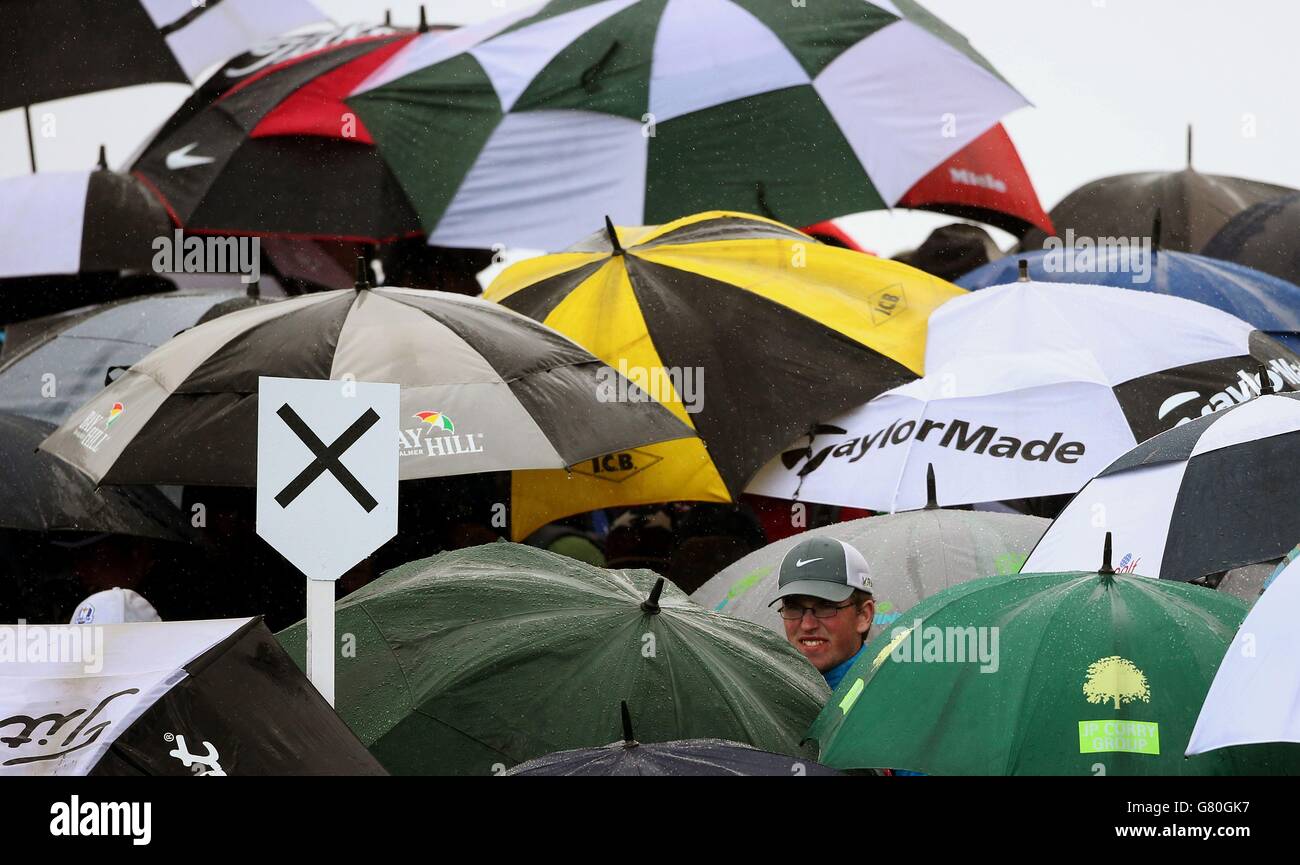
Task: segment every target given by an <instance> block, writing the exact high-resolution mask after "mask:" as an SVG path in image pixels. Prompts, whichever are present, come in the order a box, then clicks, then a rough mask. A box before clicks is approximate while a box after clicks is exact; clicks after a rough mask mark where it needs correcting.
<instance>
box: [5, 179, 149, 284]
mask: <svg viewBox="0 0 1300 865" xmlns="http://www.w3.org/2000/svg"><path fill="white" fill-rule="evenodd" d="M101 158H102V157H101ZM0 202H4V206H3V208H0V279H11V278H14V277H26V276H44V275H47V274H67V273H93V272H102V271H119V270H143V271H149V270H150V269H151V267H152V262H153V257H154V248H153V241H154V239H155V238H157V237H160V236H168V235H170V233H171V230H172V223H171V218H170V217H168V216H167V211H166V210H165V209H164V208H163V206H162V204H161V203H159V201H158V200H157V199H156V198H154V197H153V195H151V194H150V193H149V191H148V190H147V189H145V187H144V185H143V184H141V183H140V181H138V180H136V179H135V178H134V177H130V176H129V175H125V174H118V173H117V172H115V171H108V170H105V169H104V168H102V167H101V168H99V169H96V170H94V171H59V172H49V173H43V174H29V175H22V176H18V177H9V178H6V179H4V180H0Z"/></svg>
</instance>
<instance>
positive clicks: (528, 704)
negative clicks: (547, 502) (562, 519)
mask: <svg viewBox="0 0 1300 865" xmlns="http://www.w3.org/2000/svg"><path fill="white" fill-rule="evenodd" d="M337 617H338V631H339V633H350V634H354V635H356V653H355V657H347V656H346V655H345V656H344V657H342V658H339V659H338V667H337V675H338V686H337V688H338V689H337V694H338V702H337V706H338V709H339V713H340V714H341V715H342V716H343V718H344V720H346V721H347V722H348V724H349V725H350V726H351V727H352V729H353V730H355V731H356V732H357V735H358V736H360V737H361V740H362V741H363V742H365V743H366V744H367V745H368V746H369V747H370V750H371V753H373V754H374V755H375V756H376V757H377V758H378V759H379V761H380V762H381V763H383V764H384V766H385V767H386V768H387V769H388V770H389V771H391V772H394V773H396V774H459V775H489V774H493V773H496V772H498V771H501V770H504V769H508V768H510V767H512V766H514V765H516V764H519V763H522V762H524V761H527V760H531V759H534V758H536V757H541V756H543V755H545V754H550V753H553V752H555V751H563V750H570V749H574V748H591V747H598V746H600V745H602V744H604V743H606V742H608V741H609V731H610V730H612V729H613V730H616V729H618V724H619V710H618V701H619V700H620V699H625V700H626V701H627V703H628V705H629V706H632V707H634V708H635V710H636V713H637V733H638V736H639V737H640V739H641V740H643V741H646V742H671V741H677V740H680V739H701V738H708V739H714V738H717V739H727V740H730V741H735V742H741V743H744V744H748V745H752V746H754V747H756V748H760V749H763V750H766V751H773V752H776V753H779V754H786V755H790V756H809V755H807V754H805V753H804V751H803V750H802V749H801V746H800V742H799V739H800V734H801V733H802V732H803V730H805V729H806V728H807V725H808V724H809V723H811V721H812V719H813V718H814V717H815V716H816V714H817V710H818V708H819V707H820V706H821V701H822V700H824V699H825V697H826V694H827V689H826V686H825V683H824V682H823V681H821V677H820V676H819V675H818V674H817V671H816V670H815V669H813V667H812V666H811V665H810V664H808V662H807V661H805V660H804V659H803V658H802V657H800V656H799V655H798V653H797V652H795V650H794V649H792V648H791V647H790V646H789V645H787V644H786V642H785V641H784V640H782V639H779V638H778V637H776V636H775V635H773V634H771V633H770V632H768V631H767V630H765V629H763V628H759V627H756V626H754V625H752V624H750V623H749V622H744V621H741V620H739V619H733V618H730V617H728V616H723V615H719V614H717V613H714V612H712V611H709V610H705V609H704V608H703V607H699V606H696V605H695V604H693V603H691V601H690V599H688V598H687V597H686V596H685V595H684V594H682V593H681V592H680V591H678V590H677V589H676V588H675V587H674V586H673V585H672V584H671V583H665V581H664V579H663V578H662V577H660V576H658V575H657V574H655V573H653V572H650V571H642V570H631V571H607V570H603V569H601V568H597V567H594V566H592V565H587V564H584V563H582V562H578V561H576V560H574V559H570V558H568V557H566V556H561V555H557V554H555V553H548V552H545V551H543V550H539V549H536V548H534V547H525V546H520V545H516V544H507V543H505V542H498V543H493V544H487V545H485V546H479V547H473V548H470V549H466V550H458V551H456V552H451V553H443V554H442V555H439V556H435V557H433V558H430V559H424V560H422V561H417V562H411V563H409V564H406V565H403V566H401V567H399V568H397V569H395V570H392V571H389V572H388V573H387V574H385V575H384V576H382V577H381V578H379V579H378V580H376V581H375V582H373V583H371V584H370V585H368V586H366V587H364V588H362V589H360V590H358V591H356V592H354V593H353V594H351V595H349V596H348V597H346V598H344V599H343V600H342V601H340V602H339V604H338V607H337ZM280 639H281V640H282V641H283V642H284V644H285V646H286V648H288V650H289V652H290V654H291V655H293V656H294V657H295V658H296V659H298V660H299V662H300V663H301V659H302V658H303V656H304V651H305V639H306V634H305V629H304V626H303V624H302V623H299V624H297V625H294V626H293V627H292V628H290V629H288V630H287V631H284V632H282V633H281V634H280ZM494 767H496V768H494Z"/></svg>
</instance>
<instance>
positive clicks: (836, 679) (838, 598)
mask: <svg viewBox="0 0 1300 865" xmlns="http://www.w3.org/2000/svg"><path fill="white" fill-rule="evenodd" d="M777 601H780V602H781V608H780V611H779V612H780V614H781V618H782V620H783V623H784V624H785V638H786V639H787V640H789V641H790V645H792V646H794V647H795V648H796V649H798V650H799V653H800V654H801V655H803V656H804V657H805V658H807V659H808V660H809V661H811V662H812V665H813V666H814V667H816V668H817V669H818V671H819V672H820V673H821V674H822V675H823V676H825V677H826V684H828V685H830V686H831V690H834V689H835V686H836V685H838V684H839V683H840V679H843V678H844V674H845V673H847V672H848V671H849V667H852V666H853V662H854V661H856V660H857V658H858V655H859V654H861V653H862V651H863V648H864V647H865V645H866V639H867V632H868V631H869V630H871V622H872V620H873V619H874V618H875V615H876V602H875V599H873V598H872V597H871V573H870V570H869V568H868V567H867V560H866V559H864V558H863V557H862V553H860V552H858V551H857V550H855V549H854V548H853V547H851V546H849V545H848V544H846V543H844V542H843V541H840V540H837V539H835V538H826V537H820V538H808V539H807V540H804V541H802V542H800V543H799V544H796V545H795V546H794V547H793V548H792V549H791V550H790V551H789V552H788V553H786V554H785V558H784V559H782V560H781V570H780V576H779V578H778V580H777V595H776V598H775V599H773V601H772V604H775V603H776V602H777ZM768 606H771V604H769V605H768Z"/></svg>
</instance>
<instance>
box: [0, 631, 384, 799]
mask: <svg viewBox="0 0 1300 865" xmlns="http://www.w3.org/2000/svg"><path fill="white" fill-rule="evenodd" d="M0 645H4V646H7V647H8V649H9V651H8V653H7V654H8V657H6V658H5V660H6V661H7V663H3V664H0V777H5V776H10V775H115V776H134V775H182V776H194V775H207V776H213V775H216V776H221V775H383V774H386V773H385V772H384V770H383V767H381V766H380V765H379V763H378V762H377V761H376V760H375V758H374V757H372V756H371V755H370V752H369V751H367V750H366V748H365V746H364V745H362V744H361V742H360V741H358V739H357V737H356V734H354V733H353V732H352V731H351V730H350V729H348V727H347V725H346V724H345V723H344V722H343V721H342V719H340V718H339V716H338V715H337V714H335V713H334V710H333V709H331V708H330V706H329V703H327V702H325V698H323V697H322V696H321V695H320V694H319V693H318V692H317V691H316V689H315V688H313V687H312V685H311V683H310V682H308V681H307V677H306V676H304V675H303V674H302V672H301V671H300V670H299V669H298V668H297V667H296V666H295V665H294V663H293V661H292V660H290V658H289V656H288V655H287V654H285V651H284V649H283V648H282V647H281V646H280V644H279V642H277V641H276V639H275V637H274V636H273V635H272V634H271V632H270V631H268V630H267V628H266V626H265V625H264V624H262V620H261V619H260V618H255V619H215V620H209V621H201V622H137V623H132V624H124V625H121V624H119V625H94V626H91V625H85V626H81V625H0Z"/></svg>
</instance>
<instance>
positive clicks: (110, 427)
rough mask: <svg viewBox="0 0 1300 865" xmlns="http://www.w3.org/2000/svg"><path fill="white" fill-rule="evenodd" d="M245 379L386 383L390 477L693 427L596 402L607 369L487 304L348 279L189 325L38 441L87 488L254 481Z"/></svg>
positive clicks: (646, 410) (457, 470)
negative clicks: (335, 286)
mask: <svg viewBox="0 0 1300 865" xmlns="http://www.w3.org/2000/svg"><path fill="white" fill-rule="evenodd" d="M260 376H277V377H283V378H308V379H335V380H342V381H345V382H346V381H347V380H348V379H351V380H354V381H363V382H365V381H371V382H393V383H396V384H399V385H401V418H402V424H401V428H400V430H399V433H398V439H399V440H398V441H397V442H395V446H397V447H399V449H400V451H399V452H400V454H401V459H400V464H399V466H400V467H399V475H400V477H401V478H403V479H413V478H424V477H441V476H446V475H459V474H471V473H478V472H493V471H506V470H517V469H542V468H552V469H553V468H564V467H566V466H572V465H575V464H577V463H579V462H582V461H583V460H587V459H591V458H593V457H597V456H600V455H602V454H606V453H611V452H615V451H623V450H628V449H630V448H634V447H640V446H642V445H647V444H654V443H656V442H661V441H667V440H670V439H677V438H686V437H689V436H692V435H694V433H693V432H692V430H691V429H690V427H688V426H686V425H685V424H683V423H682V422H681V421H679V420H677V419H676V417H674V416H673V415H672V413H670V412H669V411H668V410H667V409H666V408H664V407H663V406H662V405H660V404H659V403H657V402H652V401H649V399H650V398H649V396H648V395H646V394H644V393H642V392H640V391H636V393H637V395H638V396H640V397H645V399H646V400H647V401H645V402H640V401H631V400H628V401H623V402H611V401H605V400H602V398H601V397H602V395H603V394H604V391H603V390H602V388H601V383H602V382H606V381H608V380H609V379H610V378H612V377H616V376H617V373H616V372H614V370H612V369H611V368H610V367H608V366H606V365H605V364H604V363H602V362H601V361H599V360H597V359H596V358H595V357H593V356H592V355H591V354H590V353H588V352H587V351H586V350H585V349H583V348H581V347H580V346H578V345H577V344H576V343H574V342H572V341H571V340H569V339H568V338H567V337H565V336H562V335H561V334H559V333H557V332H556V331H554V330H551V329H550V328H548V327H546V326H545V325H543V324H540V323H538V322H535V321H533V320H532V319H530V318H527V317H526V316H523V315H520V314H519V313H516V312H512V311H510V310H508V309H506V308H505V307H503V306H501V305H499V304H495V303H489V302H487V301H484V300H479V299H477V298H471V297H466V296H465V295H459V294H450V293H447V292H438V291H421V290H418V289H407V288H375V289H371V288H360V289H357V290H351V289H347V290H343V291H331V292H322V293H319V294H310V295H305V296H302V297H297V298H291V299H289V300H283V301H280V302H279V303H274V304H270V305H267V306H263V307H258V308H254V309H246V310H241V311H239V312H234V313H231V314H229V315H225V316H222V317H221V318H218V319H216V320H214V321H210V322H208V323H206V324H203V325H199V326H198V327H195V328H193V329H191V330H188V331H186V332H185V333H182V334H180V335H179V336H177V337H176V338H175V339H172V340H171V341H169V342H167V343H166V344H164V345H163V346H162V347H161V348H159V349H158V350H156V351H154V352H153V353H151V354H150V355H148V356H147V357H145V358H144V359H143V360H141V361H140V362H139V363H137V364H135V365H134V366H132V367H131V368H130V369H129V370H127V371H126V372H125V373H124V374H123V375H122V376H121V377H120V378H118V379H117V380H116V381H114V382H113V383H112V384H111V385H110V386H109V387H107V388H106V389H104V390H103V391H102V392H101V393H100V394H99V395H98V396H97V397H95V398H94V399H92V400H90V402H88V403H87V404H86V405H85V406H84V407H82V408H81V409H80V410H78V411H76V412H74V413H73V415H72V416H71V418H69V419H68V420H67V422H65V423H64V424H63V426H62V427H60V428H59V429H58V430H57V431H56V432H55V433H54V434H53V435H51V436H50V437H49V438H48V439H46V440H45V441H44V442H43V443H42V445H41V447H42V448H44V449H45V450H48V451H50V452H51V453H53V454H55V455H56V456H58V457H61V458H62V459H64V460H66V461H67V462H69V463H72V464H73V465H75V466H77V467H78V468H80V469H81V470H82V471H84V472H86V473H87V474H88V475H90V476H91V477H92V478H93V479H95V480H96V481H98V482H102V483H109V484H113V483H119V484H196V485H215V486H253V485H254V483H255V480H256V474H257V472H256V452H257V448H256V435H257V387H258V378H259V377H260ZM341 386H343V385H341ZM633 387H634V386H633Z"/></svg>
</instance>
